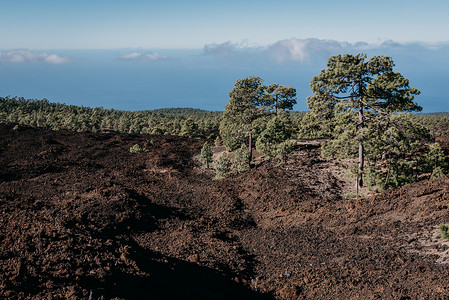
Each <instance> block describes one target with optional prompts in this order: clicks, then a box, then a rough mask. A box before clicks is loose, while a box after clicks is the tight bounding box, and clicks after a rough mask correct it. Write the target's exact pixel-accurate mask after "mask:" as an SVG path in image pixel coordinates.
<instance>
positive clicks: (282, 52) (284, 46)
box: [268, 39, 370, 63]
mask: <svg viewBox="0 0 449 300" xmlns="http://www.w3.org/2000/svg"><path fill="white" fill-rule="evenodd" d="M369 48H370V45H369V44H367V43H364V42H358V43H349V42H339V41H334V40H320V39H289V40H282V41H279V42H276V43H274V44H273V45H271V46H269V48H268V51H269V53H270V55H271V57H272V58H273V59H274V60H275V61H276V62H278V63H290V62H301V63H307V62H310V60H311V59H312V56H314V55H317V54H318V55H326V56H327V55H334V54H337V53H343V52H348V51H349V52H351V51H363V50H367V49H369Z"/></svg>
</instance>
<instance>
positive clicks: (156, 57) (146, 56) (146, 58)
mask: <svg viewBox="0 0 449 300" xmlns="http://www.w3.org/2000/svg"><path fill="white" fill-rule="evenodd" d="M119 59H120V60H124V61H137V62H153V61H161V60H168V59H169V58H168V57H167V56H164V55H160V54H158V53H151V52H148V53H139V52H133V53H130V54H126V55H123V56H120V57H119Z"/></svg>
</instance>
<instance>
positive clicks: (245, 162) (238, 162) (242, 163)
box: [232, 144, 249, 173]
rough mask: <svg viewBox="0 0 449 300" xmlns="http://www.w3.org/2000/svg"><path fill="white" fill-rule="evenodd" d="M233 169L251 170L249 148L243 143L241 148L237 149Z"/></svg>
mask: <svg viewBox="0 0 449 300" xmlns="http://www.w3.org/2000/svg"><path fill="white" fill-rule="evenodd" d="M232 169H233V171H235V172H237V173H242V172H246V171H248V170H249V149H248V147H247V146H246V145H245V144H242V146H241V147H240V148H239V149H237V150H235V152H234V159H233V161H232Z"/></svg>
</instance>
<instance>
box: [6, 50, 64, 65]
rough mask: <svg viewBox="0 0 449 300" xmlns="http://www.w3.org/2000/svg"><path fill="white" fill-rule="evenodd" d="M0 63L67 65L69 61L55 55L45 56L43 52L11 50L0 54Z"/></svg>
mask: <svg viewBox="0 0 449 300" xmlns="http://www.w3.org/2000/svg"><path fill="white" fill-rule="evenodd" d="M0 62H8V63H23V62H41V63H47V64H67V63H70V62H71V60H70V59H69V58H67V57H63V56H59V55H57V54H47V53H45V52H40V53H37V52H31V51H29V50H11V51H2V52H0Z"/></svg>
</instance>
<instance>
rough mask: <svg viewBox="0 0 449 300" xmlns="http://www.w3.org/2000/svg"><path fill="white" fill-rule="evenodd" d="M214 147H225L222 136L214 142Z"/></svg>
mask: <svg viewBox="0 0 449 300" xmlns="http://www.w3.org/2000/svg"><path fill="white" fill-rule="evenodd" d="M214 145H215V146H217V147H220V146H223V141H222V140H221V137H220V136H217V138H216V139H215V141H214Z"/></svg>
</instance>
